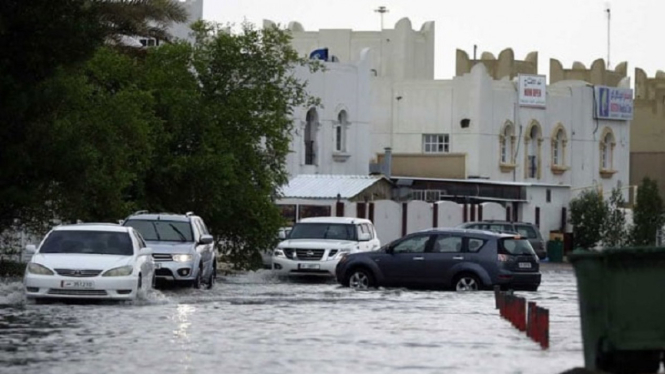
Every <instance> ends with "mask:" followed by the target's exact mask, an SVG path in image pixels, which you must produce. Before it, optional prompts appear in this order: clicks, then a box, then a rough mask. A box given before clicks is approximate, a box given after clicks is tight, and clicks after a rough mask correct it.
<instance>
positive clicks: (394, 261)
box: [335, 229, 541, 291]
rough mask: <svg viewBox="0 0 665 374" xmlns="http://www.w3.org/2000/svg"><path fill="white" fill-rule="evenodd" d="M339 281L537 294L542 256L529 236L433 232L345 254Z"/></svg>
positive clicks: (366, 285) (354, 285)
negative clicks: (369, 250)
mask: <svg viewBox="0 0 665 374" xmlns="http://www.w3.org/2000/svg"><path fill="white" fill-rule="evenodd" d="M335 273H336V274H335V275H336V276H337V281H338V282H339V283H340V284H342V285H343V286H347V287H352V288H359V289H363V288H370V287H379V286H383V287H416V288H421V287H424V288H448V289H453V290H456V291H476V290H481V289H488V288H491V287H493V286H494V285H499V286H501V288H502V289H514V290H525V291H537V290H538V287H539V286H540V278H541V274H540V270H539V262H538V257H537V256H536V254H535V252H534V251H533V248H532V247H531V244H530V243H529V241H528V240H526V238H523V237H520V236H518V235H511V234H501V233H496V232H491V231H483V230H467V229H430V230H425V231H420V232H416V233H413V234H409V235H407V236H405V237H403V238H401V239H397V240H395V241H393V242H392V243H390V244H388V245H386V246H384V247H382V248H381V249H379V250H377V251H373V252H361V253H354V254H349V255H346V256H345V257H344V258H343V259H341V260H340V261H339V263H338V265H337V268H336V272H335Z"/></svg>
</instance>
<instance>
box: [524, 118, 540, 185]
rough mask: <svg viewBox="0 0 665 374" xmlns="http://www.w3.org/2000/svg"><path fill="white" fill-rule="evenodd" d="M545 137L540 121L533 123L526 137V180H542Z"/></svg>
mask: <svg viewBox="0 0 665 374" xmlns="http://www.w3.org/2000/svg"><path fill="white" fill-rule="evenodd" d="M542 142H543V136H542V132H541V130H540V124H539V123H538V121H532V122H531V124H530V125H529V127H528V128H527V131H526V134H525V135H524V150H525V152H524V157H525V160H524V161H525V165H526V167H525V176H526V178H534V179H540V174H541V173H540V163H541V160H540V149H541V147H542Z"/></svg>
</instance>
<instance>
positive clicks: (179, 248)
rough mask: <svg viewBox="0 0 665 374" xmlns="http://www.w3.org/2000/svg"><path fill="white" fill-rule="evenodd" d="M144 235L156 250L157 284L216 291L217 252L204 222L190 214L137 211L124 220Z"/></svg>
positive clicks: (153, 255)
mask: <svg viewBox="0 0 665 374" xmlns="http://www.w3.org/2000/svg"><path fill="white" fill-rule="evenodd" d="M122 225H123V226H131V227H133V228H134V229H136V230H137V231H138V232H140V233H141V235H142V236H143V239H144V240H145V241H146V243H147V244H148V246H149V247H150V248H152V252H153V254H152V257H153V259H154V262H155V275H156V280H157V281H168V282H173V283H176V284H178V285H186V286H192V287H194V288H200V287H201V285H202V284H205V285H206V286H207V288H212V286H213V285H214V284H215V279H216V277H217V263H216V262H217V249H216V248H215V243H214V240H213V237H212V235H210V233H209V232H208V228H207V227H206V225H205V223H204V222H203V220H202V219H201V217H198V216H196V215H194V214H193V213H192V212H188V213H186V214H174V213H150V212H148V211H139V212H136V213H134V214H132V215H130V216H129V217H127V218H126V219H124V220H123V221H122Z"/></svg>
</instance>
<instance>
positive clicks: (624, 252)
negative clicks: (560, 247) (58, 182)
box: [568, 247, 665, 262]
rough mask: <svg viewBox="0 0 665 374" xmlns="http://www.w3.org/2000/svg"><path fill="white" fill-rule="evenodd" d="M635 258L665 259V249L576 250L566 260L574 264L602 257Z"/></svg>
mask: <svg viewBox="0 0 665 374" xmlns="http://www.w3.org/2000/svg"><path fill="white" fill-rule="evenodd" d="M635 256H639V257H641V256H657V257H661V256H663V257H665V247H622V248H605V249H601V250H587V249H581V248H578V249H576V250H574V251H573V252H571V253H570V255H569V256H568V260H569V261H570V262H575V261H576V260H581V259H588V258H597V259H600V258H604V257H608V258H609V257H612V258H616V257H635Z"/></svg>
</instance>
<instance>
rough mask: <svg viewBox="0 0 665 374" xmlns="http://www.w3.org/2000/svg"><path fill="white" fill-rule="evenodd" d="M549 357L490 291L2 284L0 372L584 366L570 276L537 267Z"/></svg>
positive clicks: (275, 283)
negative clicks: (122, 293) (101, 288)
mask: <svg viewBox="0 0 665 374" xmlns="http://www.w3.org/2000/svg"><path fill="white" fill-rule="evenodd" d="M518 294H519V295H522V296H525V297H526V298H527V299H528V300H529V301H536V302H537V303H538V305H540V306H543V307H545V308H548V309H549V310H550V349H549V350H546V351H544V350H542V349H541V348H540V347H539V346H538V345H537V344H536V343H534V342H533V341H531V340H529V339H527V338H526V336H525V335H524V333H520V332H519V331H517V330H516V329H515V328H513V327H512V326H511V325H510V323H508V322H507V321H505V320H503V319H501V318H500V317H499V312H498V311H497V310H496V309H495V308H494V295H493V293H492V292H476V293H455V292H442V291H411V290H405V289H380V290H372V291H352V290H349V289H347V288H341V287H339V286H338V285H337V284H335V283H334V282H332V281H331V282H323V283H321V282H318V283H317V282H294V281H285V280H282V279H278V278H276V277H274V276H273V275H272V274H271V273H270V271H269V270H261V271H258V272H250V273H242V274H238V275H233V276H227V277H224V278H222V279H220V281H219V282H218V283H217V285H216V286H215V288H214V289H213V290H193V289H175V290H162V291H158V290H157V291H153V292H151V293H149V294H148V295H145V297H143V298H142V299H141V300H139V301H137V302H134V303H123V304H113V303H94V304H82V305H80V304H74V305H71V304H50V305H36V304H33V303H31V302H25V301H24V300H23V296H22V292H21V284H20V283H19V282H7V281H5V282H4V283H1V284H0V368H2V370H1V371H2V373H3V374H14V373H16V374H19V373H20V374H28V373H39V374H43V373H67V374H77V373H85V374H89V373H97V372H104V373H106V374H111V373H128V372H140V371H144V372H148V373H158V372H159V373H182V374H185V373H217V372H227V373H234V374H259V373H289V374H297V373H312V372H316V373H319V374H324V373H345V372H349V373H350V372H353V373H377V372H381V373H404V374H406V373H418V374H424V373H483V374H486V373H548V374H551V373H561V372H563V371H564V370H567V369H570V368H573V367H581V366H583V357H582V343H581V336H580V326H579V313H578V306H577V291H576V284H575V277H574V275H573V272H572V270H571V269H570V268H569V267H567V266H554V267H552V266H549V267H548V266H545V267H544V269H543V284H542V287H541V289H540V290H539V291H538V292H521V293H518Z"/></svg>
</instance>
